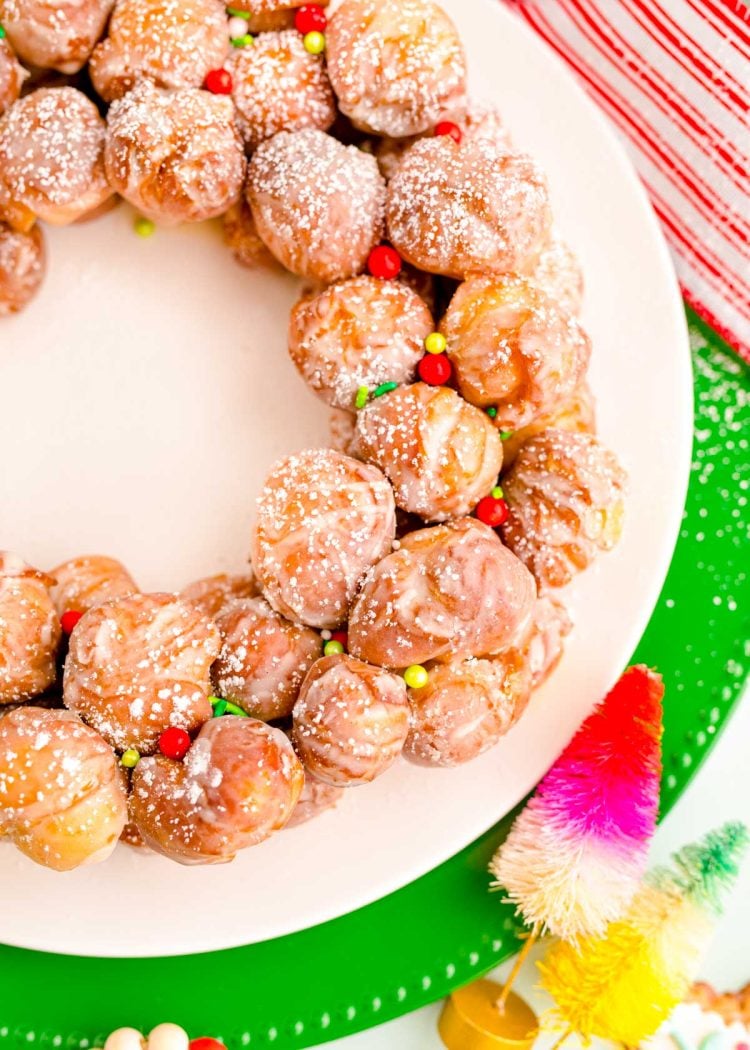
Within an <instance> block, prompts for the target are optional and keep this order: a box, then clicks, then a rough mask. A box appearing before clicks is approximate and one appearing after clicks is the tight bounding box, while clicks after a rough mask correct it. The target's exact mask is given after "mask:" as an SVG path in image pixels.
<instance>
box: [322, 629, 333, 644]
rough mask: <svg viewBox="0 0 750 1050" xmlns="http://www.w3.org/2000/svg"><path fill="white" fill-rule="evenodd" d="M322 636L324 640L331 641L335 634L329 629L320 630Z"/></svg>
mask: <svg viewBox="0 0 750 1050" xmlns="http://www.w3.org/2000/svg"><path fill="white" fill-rule="evenodd" d="M320 637H321V638H322V639H323V641H324V642H330V640H331V638H333V635H332V634H331V632H330V631H329V630H324V631H321V632H320Z"/></svg>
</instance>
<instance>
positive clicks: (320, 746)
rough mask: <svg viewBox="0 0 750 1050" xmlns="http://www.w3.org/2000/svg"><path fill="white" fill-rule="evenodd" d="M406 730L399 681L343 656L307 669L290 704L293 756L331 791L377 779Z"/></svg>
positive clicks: (393, 756) (403, 696)
mask: <svg viewBox="0 0 750 1050" xmlns="http://www.w3.org/2000/svg"><path fill="white" fill-rule="evenodd" d="M408 731H409V707H408V704H407V699H406V685H405V684H404V680H403V678H401V677H400V676H399V675H395V674H391V673H390V672H389V671H384V670H383V669H382V668H379V667H371V666H370V665H369V664H366V663H363V662H362V661H361V660H357V659H355V658H354V657H353V656H348V655H346V654H344V653H341V654H337V655H334V656H324V657H322V658H321V659H320V660H318V661H317V662H316V663H314V664H313V666H312V667H311V668H310V670H309V671H308V673H307V675H306V677H305V680H304V682H303V683H302V688H301V689H300V694H299V697H298V699H297V703H296V704H295V705H294V729H293V739H294V744H295V747H296V749H297V752H298V754H299V755H300V757H301V759H302V761H303V763H304V765H305V768H306V769H309V770H310V771H311V772H312V773H313V775H314V776H315V777H317V778H318V779H319V780H322V781H323V782H324V783H326V784H332V785H334V786H335V787H342V788H343V787H352V786H353V785H355V784H363V783H368V782H369V781H371V780H374V779H375V778H376V777H379V776H380V775H381V774H382V773H384V772H385V771H386V770H387V769H388V768H389V767H390V766H391V765H392V764H393V763H394V762H395V760H396V758H397V757H398V756H399V754H400V753H401V751H402V749H403V746H404V742H405V741H406V736H407V733H408Z"/></svg>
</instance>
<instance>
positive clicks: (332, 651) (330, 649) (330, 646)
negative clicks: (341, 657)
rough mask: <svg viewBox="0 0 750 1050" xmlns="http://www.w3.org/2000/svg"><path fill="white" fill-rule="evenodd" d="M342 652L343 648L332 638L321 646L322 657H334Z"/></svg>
mask: <svg viewBox="0 0 750 1050" xmlns="http://www.w3.org/2000/svg"><path fill="white" fill-rule="evenodd" d="M343 651H344V647H343V645H342V644H341V642H336V641H334V640H333V638H332V639H331V640H330V642H326V644H325V645H324V646H323V656H335V655H337V654H338V653H343Z"/></svg>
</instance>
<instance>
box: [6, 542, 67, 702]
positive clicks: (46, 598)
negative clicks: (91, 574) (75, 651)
mask: <svg viewBox="0 0 750 1050" xmlns="http://www.w3.org/2000/svg"><path fill="white" fill-rule="evenodd" d="M51 584H52V580H51V578H50V577H49V576H46V575H45V574H44V573H43V572H40V571H39V570H38V569H34V568H32V566H30V565H27V563H26V562H25V561H24V560H23V558H21V557H19V555H17V554H13V553H12V552H11V551H0V707H1V706H2V705H4V704H13V703H21V702H23V701H24V700H31V699H33V698H34V697H37V696H39V695H40V694H41V693H43V692H45V690H47V689H48V688H49V687H50V686H52V685H54V683H55V681H56V679H57V666H56V661H57V653H58V649H59V647H60V641H61V638H62V631H61V628H60V621H59V620H58V618H57V613H56V612H55V606H54V605H53V603H52V598H51V596H50V585H51Z"/></svg>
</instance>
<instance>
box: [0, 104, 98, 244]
mask: <svg viewBox="0 0 750 1050" xmlns="http://www.w3.org/2000/svg"><path fill="white" fill-rule="evenodd" d="M104 133H105V125H104V121H103V120H102V118H101V117H100V116H99V111H98V110H97V108H96V106H95V105H94V103H93V102H92V101H91V100H90V99H88V98H87V97H86V96H85V95H84V94H83V93H82V92H81V91H78V90H76V88H71V87H61V88H39V89H38V90H37V91H33V92H32V93H31V94H30V95H26V96H25V97H24V98H21V99H19V100H18V102H16V103H15V104H14V105H13V106H11V108H10V109H9V110H8V111H7V113H5V114H4V115H3V116H2V117H0V220H3V221H5V222H6V223H8V224H9V225H10V226H12V227H13V228H14V229H17V230H21V231H22V232H28V230H30V229H31V227H32V226H33V225H34V222H35V221H36V219H43V220H44V221H45V222H48V223H50V224H52V225H54V226H65V225H67V224H68V223H71V222H75V221H76V219H80V218H81V217H82V216H84V215H86V214H87V213H88V212H91V211H94V210H95V209H96V208H98V207H99V206H100V205H102V204H103V203H104V202H105V201H106V200H108V199H109V198H110V197H111V195H112V189H111V188H110V186H109V183H108V182H107V177H106V174H105V171H104Z"/></svg>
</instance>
